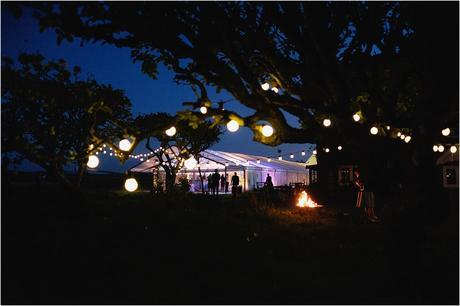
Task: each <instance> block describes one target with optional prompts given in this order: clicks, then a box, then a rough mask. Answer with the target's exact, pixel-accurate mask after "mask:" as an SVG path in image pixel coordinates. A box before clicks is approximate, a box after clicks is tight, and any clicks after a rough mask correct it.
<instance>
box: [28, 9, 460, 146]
mask: <svg viewBox="0 0 460 306" xmlns="http://www.w3.org/2000/svg"><path fill="white" fill-rule="evenodd" d="M34 6H35V7H36V8H37V9H38V10H37V11H36V17H37V18H38V20H39V21H40V25H41V26H42V28H43V29H44V28H48V27H50V28H53V29H55V31H56V33H57V35H58V40H59V41H62V40H63V39H67V40H73V39H75V38H81V39H82V42H83V43H86V42H94V41H102V42H105V43H110V44H113V45H115V46H118V47H128V48H130V49H131V55H132V58H133V60H134V61H140V62H142V70H143V71H144V72H145V73H147V74H148V75H150V76H151V77H156V75H157V73H158V70H157V67H158V65H159V64H160V63H162V64H165V65H166V66H167V67H169V68H170V69H171V70H173V71H174V72H175V73H176V80H177V81H178V82H186V83H188V84H191V85H192V86H194V87H195V88H196V90H197V92H198V93H199V97H198V99H197V101H193V102H192V103H188V105H190V104H191V105H192V106H193V107H194V109H197V108H199V107H200V106H202V105H211V102H212V101H210V100H209V97H208V95H207V92H206V85H211V86H215V87H217V88H221V89H225V90H226V91H228V92H229V93H230V94H232V95H233V96H234V97H235V98H236V99H237V100H238V101H240V102H241V103H242V104H244V105H245V106H247V107H249V108H251V109H253V110H254V113H253V114H252V115H250V116H247V117H244V118H243V117H241V116H239V115H238V114H234V113H232V112H230V111H228V110H221V109H219V108H212V109H209V112H208V115H209V116H212V117H213V119H214V120H215V121H216V122H220V123H224V124H225V123H226V122H228V120H230V119H231V118H234V119H236V120H237V121H238V122H239V123H240V124H241V125H245V126H248V127H249V128H251V129H252V130H253V131H254V139H255V140H257V141H260V142H263V143H266V144H270V145H276V144H279V143H281V142H292V143H302V142H315V143H318V144H327V143H336V142H339V141H346V140H348V141H349V140H350V139H351V136H352V135H353V136H356V137H355V138H357V139H362V138H365V137H368V136H369V128H370V126H372V125H377V127H378V128H379V129H380V133H381V134H383V135H389V136H390V137H393V138H396V137H397V136H396V135H397V132H400V131H404V132H405V133H406V134H411V135H412V136H413V142H415V143H417V142H418V141H420V140H421V139H424V140H425V141H431V140H432V139H433V138H435V137H436V135H438V134H439V131H440V129H441V128H444V127H445V126H448V125H452V124H454V123H456V122H458V119H457V116H458V87H457V86H458V44H454V43H452V42H454V41H455V39H457V38H458V35H454V33H457V34H458V32H457V31H458V27H457V23H458V9H456V8H458V5H457V4H443V5H436V6H435V5H432V4H423V5H413V4H410V3H404V2H402V3H400V2H385V3H383V2H378V3H376V2H369V3H368V2H350V3H343V2H314V3H305V2H270V3H264V2H212V3H208V2H203V3H199V2H179V3H178V2H174V3H154V2H150V3H149V2H146V3H142V4H139V3H133V4H128V3H116V2H97V3H96V2H93V3H78V4H68V3H66V4H60V3H48V4H43V5H35V4H34ZM164 29H167V31H165V30H164ZM449 33H450V34H452V35H453V36H452V37H453V39H452V40H450V39H448V38H445V35H446V34H449ZM265 83H267V84H268V86H269V88H276V89H273V90H264V89H262V88H261V84H265ZM275 91H277V92H275ZM427 109H430V111H429V112H427ZM284 112H287V113H290V114H292V115H294V116H296V117H297V118H298V120H299V124H300V126H299V127H293V126H290V125H289V124H288V122H287V120H286V117H285V115H284ZM355 113H358V114H359V115H360V116H361V118H362V120H361V121H360V123H361V124H356V123H355V122H353V120H352V116H353V114H355ZM185 115H187V116H189V118H190V120H200V118H201V117H197V113H195V112H185ZM198 115H199V114H198ZM431 116H436V117H437V118H438V119H437V120H429V119H430V117H431ZM325 118H328V119H330V120H331V121H332V125H331V127H330V128H328V129H325V128H324V126H323V120H324V119H325ZM261 122H269V123H270V124H271V125H272V126H273V127H274V129H275V133H274V134H273V136H271V137H264V136H263V135H262V134H261V130H260V123H261ZM386 125H389V126H391V128H392V129H391V130H390V131H386V130H385V128H384V127H385V126H386Z"/></svg>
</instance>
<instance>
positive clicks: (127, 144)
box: [104, 139, 131, 151]
mask: <svg viewBox="0 0 460 306" xmlns="http://www.w3.org/2000/svg"><path fill="white" fill-rule="evenodd" d="M104 146H105V145H104ZM118 147H119V148H120V150H122V151H129V149H131V142H130V141H129V140H128V139H122V140H121V141H120V142H119V143H118Z"/></svg>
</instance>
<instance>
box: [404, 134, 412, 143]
mask: <svg viewBox="0 0 460 306" xmlns="http://www.w3.org/2000/svg"><path fill="white" fill-rule="evenodd" d="M411 139H412V137H410V136H406V137H405V138H404V141H405V142H406V143H408V142H409V141H410V140H411Z"/></svg>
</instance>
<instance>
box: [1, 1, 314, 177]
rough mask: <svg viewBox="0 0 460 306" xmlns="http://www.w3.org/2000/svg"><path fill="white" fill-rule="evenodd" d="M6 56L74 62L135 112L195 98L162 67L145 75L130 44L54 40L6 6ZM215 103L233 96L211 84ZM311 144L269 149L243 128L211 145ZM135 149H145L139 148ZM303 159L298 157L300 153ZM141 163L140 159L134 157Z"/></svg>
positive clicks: (253, 150) (252, 148) (233, 105)
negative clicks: (24, 54) (153, 76)
mask: <svg viewBox="0 0 460 306" xmlns="http://www.w3.org/2000/svg"><path fill="white" fill-rule="evenodd" d="M1 17H2V56H9V57H12V58H13V59H17V56H18V54H20V53H21V52H40V53H41V54H43V55H44V56H45V58H47V59H58V58H62V59H64V60H66V61H67V62H68V63H69V64H70V65H72V66H74V65H78V66H80V67H81V68H82V71H83V74H82V76H84V75H85V74H90V75H92V76H93V77H94V78H95V79H96V80H97V81H98V82H99V83H105V84H111V85H112V86H113V87H114V88H119V89H123V90H124V91H125V93H126V95H127V96H128V98H129V99H130V100H131V102H132V105H133V107H132V113H133V116H136V115H138V114H142V113H152V112H159V111H161V112H168V113H171V114H174V113H175V112H176V111H178V110H181V109H183V108H184V107H183V106H182V102H184V101H193V100H195V96H194V94H193V92H192V90H191V88H190V87H189V86H185V85H178V84H176V83H175V82H174V81H173V74H172V73H171V72H170V71H168V70H167V69H166V68H164V67H160V70H159V71H160V73H159V77H158V79H157V80H153V79H151V78H149V77H148V76H147V75H145V74H143V73H142V71H141V68H140V63H139V62H138V63H136V64H134V63H133V61H132V59H131V57H130V50H129V49H127V48H116V47H114V46H111V45H102V44H100V43H96V44H86V45H84V46H80V41H79V40H76V41H74V42H73V43H69V42H67V41H63V42H62V43H61V45H58V44H57V42H56V35H55V33H54V31H53V30H46V31H45V32H42V33H40V31H39V27H38V23H37V21H36V20H35V19H34V18H33V17H32V13H31V11H29V10H26V11H24V12H23V15H22V17H21V18H20V19H16V18H15V17H14V16H13V15H12V14H11V13H10V12H9V11H8V10H6V9H4V8H3V7H2V16H1ZM208 90H209V96H210V99H211V101H213V102H216V101H218V100H220V99H223V100H227V99H231V98H232V97H231V95H230V94H228V93H227V92H221V93H220V94H217V93H216V91H215V90H214V89H213V88H208ZM225 108H227V109H230V110H234V111H236V112H238V113H240V114H242V115H249V114H251V113H252V112H253V111H252V110H250V109H248V108H246V107H244V106H243V105H241V104H240V103H239V102H237V101H231V102H229V103H226V104H225ZM287 119H288V122H289V123H290V124H291V125H293V126H297V125H298V123H297V120H296V118H295V117H293V116H290V115H287ZM311 147H312V146H311V145H309V144H284V145H281V146H278V147H270V146H266V145H263V144H260V143H256V142H254V141H252V132H251V131H250V130H249V129H247V128H241V129H240V130H238V131H237V132H236V133H230V132H227V131H226V132H225V134H224V135H223V136H222V137H221V141H220V142H219V143H218V144H216V145H214V146H213V147H212V149H214V150H222V151H228V152H241V153H247V154H254V155H262V156H277V155H278V152H277V150H282V153H281V154H289V153H291V152H299V151H301V150H304V149H305V150H306V151H307V155H306V156H305V157H307V158H308V156H309V155H310V154H309V153H310V151H311V150H308V149H309V148H311ZM135 152H136V153H137V152H147V150H146V149H145V148H144V147H143V146H142V144H141V145H140V146H138V147H137V148H136V150H135ZM299 159H300V156H299ZM136 162H137V161H136ZM134 163H135V162H134V161H132V162H128V163H127V164H126V165H125V166H123V167H121V166H120V165H119V163H118V161H117V160H116V159H115V158H112V157H107V158H103V159H102V160H101V166H100V167H99V169H101V170H109V171H120V170H122V169H126V168H127V167H130V166H132V165H133V164H134ZM20 169H21V170H35V169H37V167H33V166H32V165H30V164H25V165H23V166H22V167H20Z"/></svg>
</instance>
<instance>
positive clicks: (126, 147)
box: [118, 139, 131, 151]
mask: <svg viewBox="0 0 460 306" xmlns="http://www.w3.org/2000/svg"><path fill="white" fill-rule="evenodd" d="M118 147H119V148H120V150H122V151H129V149H131V142H130V141H129V140H128V139H123V140H121V141H120V143H119V144H118Z"/></svg>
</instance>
